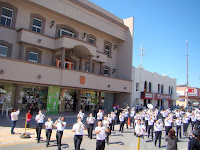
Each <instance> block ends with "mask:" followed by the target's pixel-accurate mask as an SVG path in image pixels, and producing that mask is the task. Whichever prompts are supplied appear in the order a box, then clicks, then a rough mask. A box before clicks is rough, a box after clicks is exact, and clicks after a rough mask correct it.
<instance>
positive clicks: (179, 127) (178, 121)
mask: <svg viewBox="0 0 200 150" xmlns="http://www.w3.org/2000/svg"><path fill="white" fill-rule="evenodd" d="M181 124H182V119H181V117H178V118H176V134H177V135H176V136H177V138H178V133H179V137H180V139H181Z"/></svg>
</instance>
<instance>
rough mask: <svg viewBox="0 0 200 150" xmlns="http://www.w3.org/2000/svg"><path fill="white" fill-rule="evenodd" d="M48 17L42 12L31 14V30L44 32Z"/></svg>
mask: <svg viewBox="0 0 200 150" xmlns="http://www.w3.org/2000/svg"><path fill="white" fill-rule="evenodd" d="M45 23H46V18H44V17H43V16H41V15H40V14H33V13H32V14H31V19H30V25H29V30H31V31H34V32H37V33H42V34H44V30H45Z"/></svg>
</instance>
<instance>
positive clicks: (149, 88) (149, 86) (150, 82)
mask: <svg viewBox="0 0 200 150" xmlns="http://www.w3.org/2000/svg"><path fill="white" fill-rule="evenodd" d="M149 92H151V82H149Z"/></svg>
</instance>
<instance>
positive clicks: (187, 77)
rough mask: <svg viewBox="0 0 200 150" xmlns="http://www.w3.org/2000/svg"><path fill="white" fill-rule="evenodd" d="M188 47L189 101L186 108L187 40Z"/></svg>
mask: <svg viewBox="0 0 200 150" xmlns="http://www.w3.org/2000/svg"><path fill="white" fill-rule="evenodd" d="M186 45H187V100H186V107H188V85H189V84H188V40H186Z"/></svg>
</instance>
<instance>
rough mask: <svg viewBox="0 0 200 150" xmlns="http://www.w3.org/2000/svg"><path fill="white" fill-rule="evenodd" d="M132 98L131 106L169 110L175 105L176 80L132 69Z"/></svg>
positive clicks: (140, 69)
mask: <svg viewBox="0 0 200 150" xmlns="http://www.w3.org/2000/svg"><path fill="white" fill-rule="evenodd" d="M132 90H133V95H132V96H133V97H132V102H131V104H132V105H134V106H136V105H139V106H140V107H141V106H147V104H149V103H150V104H152V105H153V106H154V107H156V106H158V107H159V108H164V109H166V108H169V107H171V106H175V103H176V99H177V97H176V79H175V78H170V77H168V76H166V75H159V74H158V73H155V72H149V71H146V70H144V69H143V68H141V67H138V68H135V67H133V89H132Z"/></svg>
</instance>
